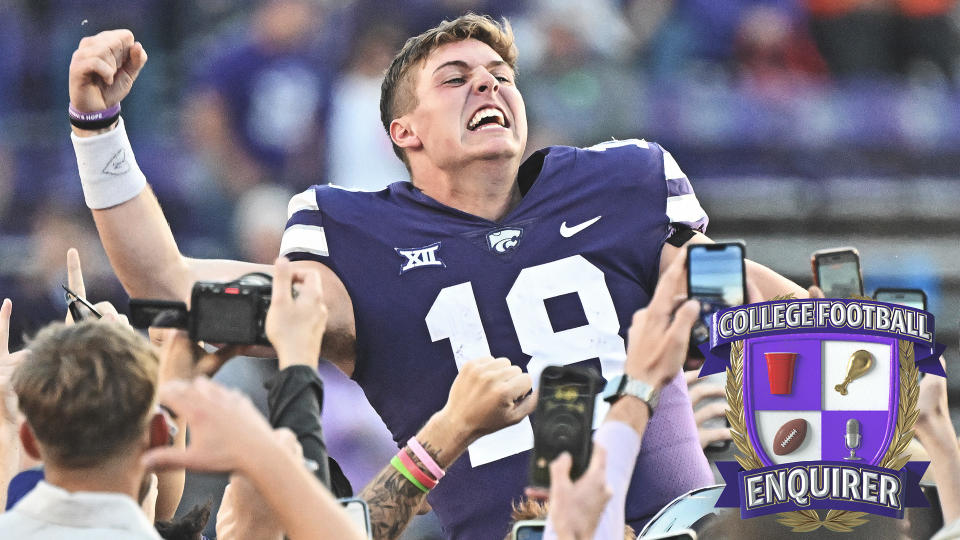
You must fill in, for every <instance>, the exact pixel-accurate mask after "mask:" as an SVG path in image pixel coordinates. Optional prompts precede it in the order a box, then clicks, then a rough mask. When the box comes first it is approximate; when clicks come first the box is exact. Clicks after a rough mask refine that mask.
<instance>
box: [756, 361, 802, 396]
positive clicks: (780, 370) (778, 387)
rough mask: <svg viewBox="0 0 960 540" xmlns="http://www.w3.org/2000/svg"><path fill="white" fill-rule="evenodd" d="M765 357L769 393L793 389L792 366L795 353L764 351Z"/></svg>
mask: <svg viewBox="0 0 960 540" xmlns="http://www.w3.org/2000/svg"><path fill="white" fill-rule="evenodd" d="M763 355H764V356H766V357H767V377H768V378H769V379H770V393H771V394H789V393H790V392H792V391H793V366H794V364H796V362H797V353H793V352H765V353H763Z"/></svg>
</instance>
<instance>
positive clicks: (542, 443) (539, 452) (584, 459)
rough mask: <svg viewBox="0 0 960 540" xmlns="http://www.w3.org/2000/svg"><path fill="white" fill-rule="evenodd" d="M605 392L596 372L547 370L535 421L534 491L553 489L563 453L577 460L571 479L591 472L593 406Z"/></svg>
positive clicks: (571, 368) (576, 368)
mask: <svg viewBox="0 0 960 540" xmlns="http://www.w3.org/2000/svg"><path fill="white" fill-rule="evenodd" d="M602 388H603V378H602V377H600V375H599V374H598V373H597V372H596V370H594V369H592V368H587V367H579V366H547V367H546V368H544V370H543V373H541V374H540V390H539V393H540V397H539V398H537V409H536V412H535V413H534V417H533V453H532V457H531V464H530V486H531V487H533V488H536V489H544V490H546V489H549V487H550V462H551V461H553V460H554V459H555V458H556V457H557V456H559V455H560V454H561V453H563V452H569V453H570V455H571V456H572V457H573V466H572V467H571V468H570V478H571V479H574V480H575V479H577V478H579V477H580V475H582V474H583V472H584V471H586V470H587V465H588V464H589V463H590V451H591V450H592V448H593V443H592V439H591V432H592V426H593V406H594V402H595V401H596V395H597V393H598V392H600V390H601V389H602Z"/></svg>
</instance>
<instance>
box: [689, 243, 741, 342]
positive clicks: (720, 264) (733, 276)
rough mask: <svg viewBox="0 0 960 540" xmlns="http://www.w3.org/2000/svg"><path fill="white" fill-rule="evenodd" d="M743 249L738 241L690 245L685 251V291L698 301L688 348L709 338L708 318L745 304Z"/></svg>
mask: <svg viewBox="0 0 960 540" xmlns="http://www.w3.org/2000/svg"><path fill="white" fill-rule="evenodd" d="M743 256H744V247H743V244H741V243H739V242H728V243H723V244H694V245H691V246H689V247H688V248H687V291H688V296H689V297H690V298H696V299H697V300H699V301H700V319H699V320H698V321H697V323H696V324H695V325H694V327H693V331H692V336H691V345H693V346H699V345H700V344H702V343H706V342H707V341H709V339H710V317H711V316H712V315H713V314H714V313H716V312H717V311H719V310H721V309H724V308H728V307H733V306H739V305H740V304H743V303H744V302H745V301H746V298H747V292H746V287H747V285H746V279H745V272H744V265H743Z"/></svg>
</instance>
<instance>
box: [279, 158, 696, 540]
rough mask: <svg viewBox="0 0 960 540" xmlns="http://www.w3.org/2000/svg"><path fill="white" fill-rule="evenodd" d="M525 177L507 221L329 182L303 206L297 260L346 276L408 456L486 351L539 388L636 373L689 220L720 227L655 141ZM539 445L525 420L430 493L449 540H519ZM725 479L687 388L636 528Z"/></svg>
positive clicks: (637, 498) (649, 457)
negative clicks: (715, 469) (635, 320)
mask: <svg viewBox="0 0 960 540" xmlns="http://www.w3.org/2000/svg"><path fill="white" fill-rule="evenodd" d="M519 182H520V188H521V193H522V194H523V198H522V200H521V202H520V204H519V205H518V206H517V207H516V208H514V209H513V210H512V211H511V212H510V213H508V214H507V215H506V216H504V218H503V219H502V220H500V221H499V222H494V221H490V220H487V219H484V218H480V217H477V216H474V215H471V214H467V213H465V212H462V211H460V210H457V209H455V208H451V207H448V206H445V205H443V204H441V203H439V202H437V201H436V200H434V199H431V198H430V197H428V196H426V195H424V194H423V193H422V192H421V191H420V190H418V189H417V188H416V187H414V186H413V184H410V183H407V182H398V183H395V184H392V185H390V186H389V187H388V188H387V189H385V190H383V191H378V192H358V191H347V190H343V189H338V188H335V187H330V186H323V187H313V188H311V189H309V190H307V191H306V192H304V193H302V194H300V195H297V196H296V197H294V198H293V199H292V200H291V202H290V208H289V212H290V219H289V221H288V223H287V229H286V231H285V233H284V237H283V243H282V247H281V251H282V254H284V255H286V256H287V257H289V258H290V259H292V260H314V261H319V262H321V263H323V264H325V265H327V266H329V267H330V268H331V269H332V270H333V271H334V272H336V274H337V275H338V276H339V277H340V279H341V280H343V283H344V285H345V286H346V288H347V291H348V292H349V293H350V297H351V298H352V300H353V306H354V315H355V318H356V328H357V361H356V370H355V372H354V375H353V377H354V378H355V379H356V381H357V382H358V383H359V384H360V386H361V387H362V388H363V390H364V392H365V393H366V395H367V398H368V399H369V400H370V403H371V404H372V405H373V407H374V408H375V409H376V410H377V412H378V413H379V414H380V415H381V417H382V418H383V420H384V422H385V423H386V425H387V427H388V428H389V429H390V431H391V433H392V434H393V437H394V440H395V441H397V443H398V445H402V444H403V443H404V442H405V441H406V440H407V439H408V438H409V437H411V436H412V435H414V434H416V432H417V430H419V428H420V427H421V426H422V425H423V424H424V423H425V422H426V421H427V419H429V418H430V416H431V415H432V414H433V413H435V412H436V411H438V410H439V409H440V408H441V407H442V406H443V405H444V403H445V402H446V399H447V393H448V392H449V389H450V385H451V383H452V382H453V379H454V378H455V377H456V375H457V372H458V369H459V368H460V366H462V365H463V364H464V362H467V361H469V360H471V359H473V358H476V357H478V356H483V355H493V356H505V357H507V358H509V359H510V360H511V361H512V362H513V363H514V364H516V365H518V366H520V367H521V368H524V369H525V370H526V371H527V372H529V373H530V374H531V376H532V377H533V378H534V380H537V379H538V378H539V375H540V372H541V371H542V370H543V368H544V367H545V366H547V365H551V364H562V365H568V364H576V363H583V364H586V365H592V366H595V368H596V369H598V370H600V372H601V374H602V375H603V376H604V378H606V379H609V378H610V377H612V376H615V375H618V374H620V373H622V372H623V361H624V358H625V343H624V339H625V336H626V332H627V329H628V328H629V326H630V321H631V317H632V315H633V313H634V311H636V310H637V309H639V308H641V307H643V306H645V305H647V303H648V302H649V300H650V297H651V295H652V294H653V290H654V287H655V286H656V283H657V279H658V276H659V264H660V252H661V249H662V247H663V244H664V241H665V240H666V238H667V236H668V235H669V234H670V232H671V230H672V228H673V225H674V224H676V223H683V224H684V225H686V226H691V227H694V228H697V229H700V230H703V229H704V228H705V227H706V215H705V214H704V213H703V210H702V209H701V208H700V205H699V203H698V202H697V200H696V196H695V195H694V194H693V190H692V188H691V187H690V184H689V182H688V181H687V179H686V177H685V176H683V173H682V172H681V171H680V169H679V167H677V166H676V163H675V162H674V161H673V158H672V157H670V155H669V153H667V152H665V151H664V150H662V149H661V148H660V147H659V146H657V145H656V144H652V143H647V142H645V141H641V140H636V139H631V140H626V141H612V142H608V143H603V144H600V145H597V146H594V147H590V148H587V149H578V148H570V147H559V146H558V147H550V148H546V149H544V150H540V151H539V152H536V153H535V154H534V155H533V156H531V158H529V159H528V160H527V161H526V162H525V163H524V164H523V166H522V167H521V169H520V174H519ZM604 405H605V404H604ZM601 409H602V410H601V411H598V417H600V416H601V415H602V414H603V413H604V412H605V410H606V407H601ZM532 446H533V430H532V426H531V423H530V419H525V420H524V421H522V422H521V423H519V424H517V425H515V426H511V427H509V428H506V429H504V430H501V431H499V432H497V433H494V434H491V435H488V436H486V437H484V438H481V439H480V440H479V441H477V442H476V443H474V444H473V445H471V446H470V448H469V450H468V451H467V452H466V453H465V454H464V455H463V456H462V457H461V458H460V459H459V460H457V461H456V462H455V463H454V464H453V465H452V466H451V467H450V468H449V470H448V472H447V476H446V477H445V478H444V479H443V481H441V482H440V484H439V485H438V486H437V488H435V489H434V490H433V491H432V492H431V494H430V496H429V500H430V503H431V505H432V506H433V508H434V510H436V512H437V515H438V516H439V518H440V521H441V522H442V524H443V526H444V530H445V531H446V533H447V534H448V536H449V537H451V538H465V539H484V540H488V539H491V538H503V536H504V535H505V534H506V533H507V526H508V523H509V517H510V505H511V502H512V501H514V500H518V499H520V498H521V497H522V496H523V488H524V487H525V485H526V481H527V476H528V468H529V460H530V452H529V451H530V449H531V448H532ZM712 482H713V476H712V474H711V472H710V468H709V466H708V465H707V461H706V458H705V457H704V455H703V452H702V451H701V449H700V446H699V443H698V438H697V433H696V425H695V423H694V420H693V412H692V410H691V407H690V403H689V398H688V397H687V394H686V387H685V385H684V384H683V380H682V377H678V378H677V379H676V380H675V381H674V382H673V383H672V384H671V385H669V386H668V387H666V388H665V389H664V391H663V397H662V399H661V404H660V406H659V408H658V409H657V411H656V412H655V414H654V415H653V417H652V418H651V420H650V424H649V426H648V428H647V432H646V435H645V436H644V440H643V446H642V450H641V454H640V458H639V460H638V463H637V467H636V468H635V471H634V477H633V481H632V484H631V490H630V495H629V496H628V499H627V511H626V515H627V518H628V519H629V520H632V521H633V520H640V519H643V518H644V517H646V516H649V515H651V514H653V513H654V512H656V511H657V510H658V509H659V508H660V507H661V506H663V505H664V504H666V503H667V502H669V501H671V500H672V499H673V498H675V497H676V496H678V495H680V494H682V493H685V492H686V491H688V490H690V489H693V488H696V487H700V486H703V485H707V484H711V483H712Z"/></svg>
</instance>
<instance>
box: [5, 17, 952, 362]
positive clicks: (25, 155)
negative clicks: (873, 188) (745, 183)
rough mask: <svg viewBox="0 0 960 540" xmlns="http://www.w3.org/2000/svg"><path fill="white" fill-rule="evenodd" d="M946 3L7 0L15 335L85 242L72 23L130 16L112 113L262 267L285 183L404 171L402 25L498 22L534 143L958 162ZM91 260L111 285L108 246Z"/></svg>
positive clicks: (197, 240)
mask: <svg viewBox="0 0 960 540" xmlns="http://www.w3.org/2000/svg"><path fill="white" fill-rule="evenodd" d="M955 4H956V2H955V1H954V0H844V1H842V2H840V1H833V0H830V1H820V0H730V1H724V2H711V1H703V0H601V1H598V2H590V3H589V4H585V3H582V2H573V1H567V0H564V1H532V2H519V1H510V0H485V1H484V0H480V1H477V0H474V1H469V0H405V1H401V0H392V1H386V2H385V1H370V0H352V1H338V2H333V1H324V0H270V1H263V2H254V1H250V0H248V1H244V2H225V1H213V2H195V1H187V0H176V1H170V0H164V1H159V0H136V1H133V2H124V3H123V5H122V7H118V6H117V5H116V4H115V3H113V2H107V1H89V2H75V1H73V0H47V1H43V2H26V1H18V0H2V1H0V22H2V23H4V24H3V28H5V29H6V31H5V32H4V33H3V35H2V36H0V49H2V50H3V51H4V55H3V58H2V59H0V62H2V64H0V83H2V87H3V88H4V91H3V92H0V127H2V128H3V129H0V164H2V166H0V253H4V254H5V255H6V254H14V253H16V254H17V256H15V257H6V256H5V257H3V258H2V260H3V262H2V263H0V285H3V287H4V289H5V290H14V291H16V293H15V294H14V295H13V296H14V298H15V299H18V298H23V299H29V300H30V301H29V302H27V304H29V305H32V306H37V307H36V308H35V309H36V310H37V313H36V314H34V313H23V312H20V313H18V315H17V317H15V320H14V328H15V331H14V341H15V343H16V342H18V341H19V336H20V334H21V333H22V332H23V331H35V330H36V329H37V328H38V327H39V324H40V323H42V322H43V321H46V320H49V318H50V315H51V314H52V313H53V311H52V309H53V308H54V307H55V305H56V304H57V302H56V299H55V297H56V294H54V293H53V292H52V291H54V290H55V287H54V285H55V281H56V279H57V276H56V275H48V274H49V270H45V269H50V268H54V266H52V265H49V264H47V262H48V260H49V257H51V256H53V254H59V253H62V252H63V249H62V248H63V245H62V243H63V242H69V243H71V244H72V245H79V246H81V247H84V248H87V249H85V253H90V254H91V256H95V255H96V254H97V253H98V252H99V250H98V249H97V248H96V247H95V244H96V243H95V242H92V239H93V236H92V235H91V234H90V227H89V224H88V220H87V218H86V217H85V216H84V214H85V211H84V210H83V209H82V208H79V207H78V206H77V202H76V201H78V200H79V186H78V184H77V182H76V181H75V177H76V168H75V164H74V163H73V157H72V155H71V152H70V148H69V144H68V141H67V137H66V129H67V126H66V122H65V121H64V115H63V108H64V103H65V101H66V97H65V96H66V95H67V91H66V70H65V65H66V62H67V60H68V59H69V57H70V53H71V51H72V50H73V48H74V47H75V46H76V44H77V42H78V41H79V39H80V38H82V37H83V36H85V35H91V34H94V33H96V32H98V31H100V30H103V29H107V28H117V27H128V28H130V29H132V30H133V31H134V32H135V34H136V35H137V36H138V39H140V40H141V41H142V43H143V44H144V47H145V49H146V50H147V52H148V54H149V55H150V67H149V68H148V69H147V70H145V71H144V73H143V75H142V76H141V77H140V79H139V81H138V83H137V84H138V92H137V93H135V94H134V95H132V96H131V97H130V99H128V100H126V101H125V102H124V104H123V106H124V116H125V118H128V119H129V120H130V125H131V126H132V127H131V133H132V136H133V138H134V140H135V141H136V151H137V156H138V160H139V163H140V166H141V168H142V169H143V170H144V171H145V172H146V173H147V176H148V177H149V178H150V179H151V184H152V186H153V188H154V190H155V191H156V192H157V195H158V197H159V198H160V200H161V203H163V205H164V208H165V210H166V213H167V216H168V217H169V219H170V222H171V224H172V226H173V228H174V233H175V235H177V238H178V240H179V242H180V245H181V247H182V249H183V250H184V252H186V253H190V254H191V255H195V256H205V257H206V256H210V257H239V258H242V259H244V260H250V261H258V262H269V261H270V260H272V258H273V256H274V255H275V254H276V253H277V246H278V242H279V236H278V234H277V231H279V230H281V228H282V225H283V223H282V217H281V216H282V215H283V213H282V212H280V211H272V209H280V208H282V207H283V205H284V204H285V201H287V200H289V196H290V195H291V194H292V193H293V192H296V191H300V190H301V189H303V188H305V187H306V186H309V185H311V184H316V183H321V184H322V183H335V184H338V185H343V186H347V187H355V188H363V189H378V188H380V187H383V186H385V185H386V184H389V183H391V182H394V181H398V180H404V179H406V171H405V170H404V169H403V167H402V164H401V163H400V162H399V161H398V160H396V158H395V157H394V156H393V154H392V152H391V151H390V145H389V140H388V139H387V137H386V136H385V134H384V132H383V129H382V126H381V124H380V122H379V114H378V110H377V108H376V103H377V97H378V95H379V87H380V81H381V74H382V72H383V70H384V69H385V67H386V66H387V64H388V62H389V60H390V58H391V57H392V54H393V52H394V51H396V50H397V49H398V47H399V45H400V44H401V43H402V40H403V39H404V37H405V36H409V35H413V34H416V33H418V32H420V31H422V30H423V29H425V28H428V27H430V26H432V25H433V24H435V23H436V22H438V21H439V20H441V19H443V18H453V17H455V16H457V15H459V14H461V13H463V12H464V11H466V10H473V11H476V12H480V13H489V14H492V15H494V16H507V17H509V18H510V20H511V21H512V23H513V25H514V27H515V28H516V29H517V36H518V46H519V48H520V50H521V55H520V58H519V60H520V66H519V67H520V78H519V84H520V86H521V87H522V88H523V90H524V94H525V96H526V100H527V103H528V108H529V111H528V113H529V116H530V119H531V122H530V123H531V125H532V126H535V127H536V129H534V130H533V132H532V133H531V136H530V141H529V143H528V151H532V150H533V149H536V148H540V147H542V146H546V145H549V144H575V145H576V144H592V143H593V142H596V141H597V140H605V139H609V138H610V137H634V136H638V135H640V136H643V137H646V138H648V139H651V140H657V141H660V142H662V143H663V144H664V145H665V146H667V147H668V148H670V149H671V150H672V151H673V152H674V153H675V154H678V155H683V156H685V159H684V163H685V164H687V165H686V167H687V170H688V174H691V177H696V178H700V177H705V176H715V175H735V174H742V173H745V172H747V173H756V172H758V170H760V171H762V172H768V173H771V174H778V173H779V174H785V175H794V176H801V177H804V176H809V177H815V178H818V177H822V175H823V174H825V173H824V171H831V172H832V173H833V174H857V173H861V174H862V173H867V174H870V173H876V174H890V173H893V174H896V173H898V172H904V170H905V169H908V168H909V171H910V172H911V173H915V174H924V173H929V174H937V173H938V172H939V173H942V172H944V171H951V172H952V171H954V170H955V167H953V165H952V163H953V160H952V158H953V157H954V154H955V153H956V152H955V150H952V149H951V148H955V145H953V146H951V145H952V143H955V142H956V141H960V101H958V100H956V99H953V93H952V88H953V85H954V82H955V81H956V80H957V74H956V66H957V57H958V40H957V31H956V25H955V24H954V21H955V19H954V17H955V12H956V10H955ZM918 88H919V89H920V90H918ZM918 92H921V93H922V95H921V96H918V95H917V93H918ZM931 93H932V94H931ZM841 109H842V110H843V111H845V113H844V114H836V112H837V111H839V110H841ZM831 111H832V112H831ZM837 147H839V148H842V149H844V150H843V151H840V152H839V153H836V152H835V150H836V148H837ZM857 148H869V150H864V152H866V153H867V154H869V155H868V158H865V159H856V158H855V157H854V156H853V154H854V153H855V152H856V149H857ZM785 149H786V150H785ZM758 150H760V151H765V152H759V151H758ZM924 151H929V155H928V154H926V153H924ZM830 152H834V153H830ZM917 152H920V157H919V158H918V157H917ZM762 153H765V154H766V155H767V156H768V157H766V158H764V157H761V155H760V154H762ZM881 154H882V156H881ZM901 154H903V155H902V156H901ZM770 156H772V157H770ZM898 156H900V157H902V159H897V158H898ZM811 158H815V159H811ZM812 163H815V164H816V166H811V164H812ZM51 231H57V233H56V234H51ZM91 267H92V268H91V278H92V279H100V278H101V276H103V279H104V280H106V281H110V279H111V278H109V276H106V275H104V274H105V272H103V270H105V269H106V265H105V259H102V258H101V260H99V261H96V262H94V263H91ZM112 289H113V290H115V291H116V293H115V296H112V297H111V296H110V295H107V296H108V297H111V298H113V299H120V298H121V293H120V292H119V290H118V289H117V287H116V284H115V283H114V284H113V285H112Z"/></svg>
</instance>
